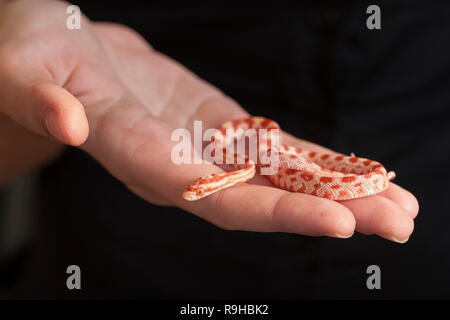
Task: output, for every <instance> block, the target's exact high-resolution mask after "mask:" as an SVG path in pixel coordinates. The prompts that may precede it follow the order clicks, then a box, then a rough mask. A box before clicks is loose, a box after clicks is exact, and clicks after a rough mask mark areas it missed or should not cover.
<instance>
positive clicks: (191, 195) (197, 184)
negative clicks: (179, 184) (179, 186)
mask: <svg viewBox="0 0 450 320" xmlns="http://www.w3.org/2000/svg"><path fill="white" fill-rule="evenodd" d="M208 177H209V176H208ZM208 177H202V178H200V179H197V180H196V181H194V182H193V183H191V184H190V185H189V187H187V188H186V190H184V192H183V198H184V199H185V200H188V201H195V200H199V199H201V198H203V197H205V196H207V194H206V188H205V179H207V178H208Z"/></svg>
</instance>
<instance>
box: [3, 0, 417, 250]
mask: <svg viewBox="0 0 450 320" xmlns="http://www.w3.org/2000/svg"><path fill="white" fill-rule="evenodd" d="M45 6H47V7H45ZM43 7H45V8H46V9H45V10H43ZM5 8H6V9H4V10H3V11H1V12H0V15H1V16H0V21H1V23H0V82H1V83H5V84H6V86H5V87H4V88H3V89H2V90H1V91H0V102H1V103H0V112H2V113H5V114H7V115H8V116H9V117H11V118H12V119H14V120H15V121H16V122H18V123H20V124H21V125H22V126H24V127H25V128H27V129H28V130H30V131H32V132H35V133H38V134H41V135H44V136H50V137H52V138H53V139H56V140H58V141H60V142H62V143H65V144H69V145H75V146H80V148H82V149H83V150H85V151H86V152H88V153H89V154H91V155H92V156H93V157H94V158H96V159H97V160H98V161H99V162H100V163H101V164H102V165H103V166H104V167H105V168H106V169H107V170H109V172H110V173H111V174H112V175H114V176H115V177H116V178H118V179H119V180H120V181H122V182H123V183H124V184H125V185H126V186H127V187H128V188H129V189H130V190H131V191H133V192H135V193H136V194H138V195H139V196H141V197H142V198H144V199H146V200H148V201H150V202H152V203H155V204H159V205H174V206H178V207H181V208H183V209H185V210H187V211H189V212H191V213H194V214H196V215H198V216H199V217H201V218H203V219H206V220H208V221H210V222H211V223H213V224H215V225H217V226H219V227H221V228H224V229H233V230H251V231H263V232H275V231H277V232H292V233H298V234H303V235H311V236H319V235H328V236H332V237H347V236H349V235H351V234H352V233H353V232H354V231H355V229H356V230H357V231H359V232H362V233H365V234H378V235H380V236H382V237H385V238H388V239H390V240H394V241H399V242H401V241H403V240H405V239H407V238H408V237H409V235H410V234H411V232H412V230H413V218H414V217H415V216H416V214H417V211H418V205H417V201H416V200H415V198H414V196H412V195H411V194H410V193H408V192H407V191H405V190H403V189H402V188H400V187H398V186H396V185H395V184H391V187H390V188H389V189H388V190H386V191H384V192H382V193H380V194H378V195H374V196H371V197H367V198H362V199H355V200H347V201H341V202H336V201H331V200H327V199H322V198H318V197H314V196H310V195H305V194H300V193H290V192H288V191H284V190H281V189H278V188H274V187H272V186H270V184H268V182H266V181H265V180H263V179H255V180H254V181H253V182H252V183H251V184H250V183H246V184H242V185H239V186H235V187H233V188H229V189H226V190H222V191H221V192H219V193H217V194H214V195H211V196H210V197H207V198H205V199H203V200H201V201H196V202H188V201H185V200H184V199H182V197H181V194H182V191H183V190H184V189H185V187H186V186H187V185H188V184H189V183H190V182H192V181H193V180H195V179H196V178H198V177H199V176H201V175H204V174H207V173H215V172H220V171H222V170H221V169H220V168H219V167H217V166H215V165H212V164H202V165H175V164H174V163H173V162H172V161H171V150H172V147H173V146H174V144H175V143H174V142H171V140H170V137H171V134H172V132H173V130H174V129H176V128H187V129H189V130H191V131H192V124H193V120H202V121H203V125H204V127H218V126H219V125H220V124H221V123H223V122H225V121H227V120H230V119H236V118H242V117H246V116H248V114H247V113H246V112H245V111H244V110H243V109H242V108H241V107H240V106H239V105H238V104H237V103H236V102H234V101H233V100H232V99H230V98H228V97H226V96H225V95H224V94H223V93H221V92H220V91H219V90H217V89H216V88H214V87H213V86H211V85H209V84H207V83H206V82H204V81H202V80H201V79H199V78H198V77H196V76H195V75H193V74H192V73H190V72H189V71H188V70H186V69H185V68H183V67H182V66H181V65H179V64H178V63H176V62H175V61H173V60H171V59H169V58H167V57H165V56H164V55H162V54H161V53H158V52H156V51H154V50H153V49H152V48H151V47H150V46H149V45H148V44H147V43H146V42H145V41H144V40H143V39H142V38H141V37H140V36H139V35H137V34H136V33H134V32H133V31H131V30H129V29H128V28H126V27H123V26H118V25H113V24H105V23H90V22H89V21H88V20H83V22H82V28H81V30H68V29H67V28H66V26H65V19H66V17H67V15H66V13H65V10H66V8H67V4H65V3H61V2H53V1H39V2H38V3H37V2H36V1H25V0H24V1H18V2H15V3H11V4H8V5H7V6H6V7H5ZM284 143H286V144H289V145H298V146H300V147H302V148H304V149H308V148H309V149H311V150H314V149H317V148H321V147H319V146H316V145H313V144H311V143H308V142H306V141H302V140H299V139H295V138H293V137H290V136H289V135H286V136H285V137H284Z"/></svg>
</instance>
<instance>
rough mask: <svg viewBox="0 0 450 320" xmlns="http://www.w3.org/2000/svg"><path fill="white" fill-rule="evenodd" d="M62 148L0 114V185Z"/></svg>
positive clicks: (55, 154)
mask: <svg viewBox="0 0 450 320" xmlns="http://www.w3.org/2000/svg"><path fill="white" fill-rule="evenodd" d="M0 1H1V0H0ZM62 148H63V146H62V145H61V144H59V143H56V142H53V141H51V140H50V139H48V138H46V137H43V136H39V135H36V134H33V133H31V132H30V131H28V130H25V129H24V128H23V127H21V126H20V125H18V124H16V123H15V122H14V121H12V120H10V119H9V118H8V117H6V116H4V115H1V114H0V186H1V185H4V184H6V183H8V181H10V180H11V179H12V178H14V177H16V176H18V175H21V174H25V173H28V172H31V171H33V170H35V169H37V168H39V167H40V166H42V165H44V164H46V163H48V162H49V161H51V160H52V159H54V158H55V157H56V156H57V155H58V154H59V153H60V151H61V150H62Z"/></svg>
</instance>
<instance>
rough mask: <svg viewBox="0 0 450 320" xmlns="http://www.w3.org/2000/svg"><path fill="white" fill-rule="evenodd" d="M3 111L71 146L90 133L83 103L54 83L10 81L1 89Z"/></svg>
mask: <svg viewBox="0 0 450 320" xmlns="http://www.w3.org/2000/svg"><path fill="white" fill-rule="evenodd" d="M0 111H2V112H3V113H5V114H6V115H8V116H9V117H10V118H12V119H13V120H15V121H16V122H18V123H19V124H21V125H23V126H24V127H25V128H27V129H28V130H30V131H32V132H34V133H38V134H41V135H44V136H49V137H53V138H54V139H56V140H58V141H60V142H62V143H66V144H69V145H73V146H77V145H80V144H82V143H83V142H84V141H85V140H86V139H87V136H88V134H89V126H88V121H87V118H86V114H85V112H84V108H83V106H82V105H81V103H80V102H79V101H78V99H76V98H75V97H74V96H73V95H72V94H71V93H70V92H68V91H67V90H66V89H64V88H62V87H59V86H57V85H54V84H52V83H47V82H40V83H37V84H31V83H23V82H22V81H20V82H18V83H17V82H16V83H14V82H12V83H10V84H9V85H7V86H5V87H3V88H2V89H0Z"/></svg>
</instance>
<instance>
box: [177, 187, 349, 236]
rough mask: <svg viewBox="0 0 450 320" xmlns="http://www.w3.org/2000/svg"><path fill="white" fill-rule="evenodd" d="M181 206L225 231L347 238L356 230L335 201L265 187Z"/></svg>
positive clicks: (237, 190)
mask: <svg viewBox="0 0 450 320" xmlns="http://www.w3.org/2000/svg"><path fill="white" fill-rule="evenodd" d="M183 206H184V207H185V209H187V210H189V211H191V212H194V213H196V214H198V215H199V216H201V217H203V218H204V219H206V220H209V221H210V222H212V223H213V224H215V225H217V226H219V227H222V228H224V229H227V230H249V231H260V232H289V233H297V234H302V235H309V236H321V235H327V236H331V237H339V238H348V237H350V236H351V235H352V234H353V233H354V229H355V219H354V217H353V215H352V214H351V212H350V211H349V210H348V209H346V208H345V207H343V206H342V205H340V204H339V203H337V202H334V201H330V200H326V199H321V198H317V197H314V196H310V195H305V194H300V193H291V192H287V191H284V190H281V189H277V188H272V187H267V186H259V185H250V184H242V185H239V186H236V187H233V188H228V189H225V190H222V191H220V192H218V193H216V194H213V195H211V196H210V197H208V198H205V199H203V200H200V201H197V202H195V203H187V204H184V205H183Z"/></svg>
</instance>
